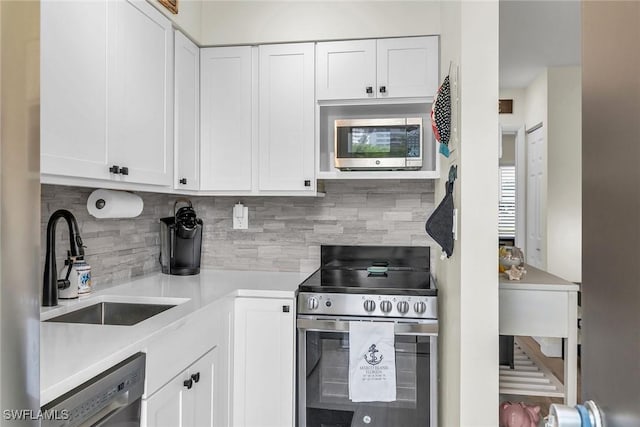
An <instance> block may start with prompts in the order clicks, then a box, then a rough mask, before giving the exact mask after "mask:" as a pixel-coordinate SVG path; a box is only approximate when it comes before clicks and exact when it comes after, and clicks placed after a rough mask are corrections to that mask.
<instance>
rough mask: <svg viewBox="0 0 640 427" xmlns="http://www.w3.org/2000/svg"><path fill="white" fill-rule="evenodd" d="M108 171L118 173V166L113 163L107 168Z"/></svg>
mask: <svg viewBox="0 0 640 427" xmlns="http://www.w3.org/2000/svg"><path fill="white" fill-rule="evenodd" d="M109 172H111V173H115V174H118V173H120V168H119V167H118V166H117V165H113V166H111V167H110V168H109Z"/></svg>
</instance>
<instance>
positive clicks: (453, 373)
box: [436, 1, 498, 427]
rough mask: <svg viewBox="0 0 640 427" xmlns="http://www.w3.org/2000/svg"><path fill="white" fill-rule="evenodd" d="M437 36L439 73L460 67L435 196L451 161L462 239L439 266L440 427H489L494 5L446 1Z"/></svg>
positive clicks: (494, 329)
mask: <svg viewBox="0 0 640 427" xmlns="http://www.w3.org/2000/svg"><path fill="white" fill-rule="evenodd" d="M441 37H442V39H441V46H442V55H441V61H442V64H443V67H442V68H445V67H444V64H446V63H448V62H449V60H451V59H453V60H454V61H456V62H457V63H458V64H460V73H459V79H458V85H459V95H460V105H459V111H454V113H453V127H454V128H456V127H459V135H460V142H459V146H458V149H457V150H456V151H455V152H454V153H452V156H451V158H450V159H449V160H447V159H442V160H443V162H442V163H441V168H442V174H441V179H440V182H439V184H438V185H437V188H438V189H439V191H440V192H439V193H438V194H437V195H436V199H437V200H440V199H441V197H442V190H441V187H443V185H444V181H445V180H446V177H447V174H448V170H449V164H450V162H453V163H456V164H457V165H458V176H459V179H458V180H457V181H456V185H455V189H454V203H455V206H456V207H457V208H458V211H459V218H458V219H459V222H458V230H459V233H460V234H459V235H458V240H457V241H456V242H455V245H454V254H453V256H452V257H451V258H450V259H447V260H443V261H439V263H438V269H437V271H438V285H439V289H440V293H439V300H440V301H439V305H440V316H441V317H440V319H441V324H442V330H441V335H440V343H441V351H440V355H441V358H443V357H444V358H445V360H440V374H441V381H440V385H441V394H440V398H441V399H442V400H441V405H440V410H441V418H440V425H443V426H462V427H485V426H487V427H489V426H496V425H498V411H497V407H498V275H497V269H498V265H497V257H496V256H495V254H496V248H497V246H498V233H497V230H498V224H497V222H498V218H497V215H496V206H497V205H498V178H497V173H496V172H494V171H497V169H498V146H497V144H496V141H497V138H498V114H497V111H496V110H497V109H496V99H497V98H498V2H497V1H491V2H443V4H442V34H441ZM443 72H446V70H443ZM452 96H453V97H455V93H452ZM458 113H459V114H458Z"/></svg>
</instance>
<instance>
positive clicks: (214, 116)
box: [201, 46, 252, 191]
mask: <svg viewBox="0 0 640 427" xmlns="http://www.w3.org/2000/svg"><path fill="white" fill-rule="evenodd" d="M201 67H202V68H201V74H202V91H201V99H202V101H201V102H202V119H201V121H202V139H201V150H202V151H201V170H202V173H201V176H202V181H201V189H202V190H218V191H225V190H232V191H233V190H237V191H250V190H251V166H252V149H251V123H252V122H251V47H250V46H243V47H220V48H207V49H202V51H201Z"/></svg>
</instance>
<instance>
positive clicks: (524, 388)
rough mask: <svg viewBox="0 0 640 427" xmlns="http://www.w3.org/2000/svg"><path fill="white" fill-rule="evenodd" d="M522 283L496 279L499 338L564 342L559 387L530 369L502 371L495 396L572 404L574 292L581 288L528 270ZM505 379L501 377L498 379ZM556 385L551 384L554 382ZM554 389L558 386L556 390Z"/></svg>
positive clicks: (575, 345)
mask: <svg viewBox="0 0 640 427" xmlns="http://www.w3.org/2000/svg"><path fill="white" fill-rule="evenodd" d="M525 269H526V270H527V274H526V275H525V276H524V278H523V279H522V280H521V281H510V280H509V279H507V278H506V277H505V275H504V274H500V279H499V295H500V298H499V303H500V308H499V310H500V326H499V331H500V334H501V335H515V336H518V335H521V336H536V337H553V338H565V340H564V379H565V381H564V385H562V384H560V383H559V382H558V381H557V380H556V379H555V378H551V379H549V378H547V377H548V376H549V375H551V376H552V374H551V373H550V371H548V370H546V369H544V368H541V369H539V370H536V371H535V372H534V368H530V369H523V370H521V371H519V370H518V367H517V366H516V369H515V371H506V370H502V369H501V371H500V373H501V379H500V393H504V394H521V395H532V396H558V395H560V396H564V401H565V404H566V405H570V406H573V405H575V404H576V403H577V402H576V399H577V387H578V291H579V290H580V286H579V285H576V284H575V283H571V282H568V281H566V280H564V279H561V278H559V277H557V276H554V275H552V274H549V273H547V272H545V271H542V270H539V269H537V268H535V267H531V266H529V265H526V266H525ZM503 374H504V375H503ZM554 380H555V381H554ZM554 384H557V385H558V386H559V387H561V388H560V389H559V390H558V387H555V386H554Z"/></svg>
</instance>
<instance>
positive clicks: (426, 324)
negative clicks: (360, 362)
mask: <svg viewBox="0 0 640 427" xmlns="http://www.w3.org/2000/svg"><path fill="white" fill-rule="evenodd" d="M354 320H362V321H371V320H372V319H371V318H336V317H318V316H303V315H299V316H298V319H297V326H298V373H297V375H298V405H297V414H298V427H390V426H402V427H429V426H430V427H437V425H438V422H437V395H438V394H437V385H438V377H437V353H438V350H437V335H438V321H437V320H419V321H415V322H404V321H396V322H395V350H396V387H397V390H396V392H397V400H396V401H395V402H359V403H355V402H352V401H351V400H349V322H350V321H354ZM389 320H390V319H383V320H382V321H389Z"/></svg>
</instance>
